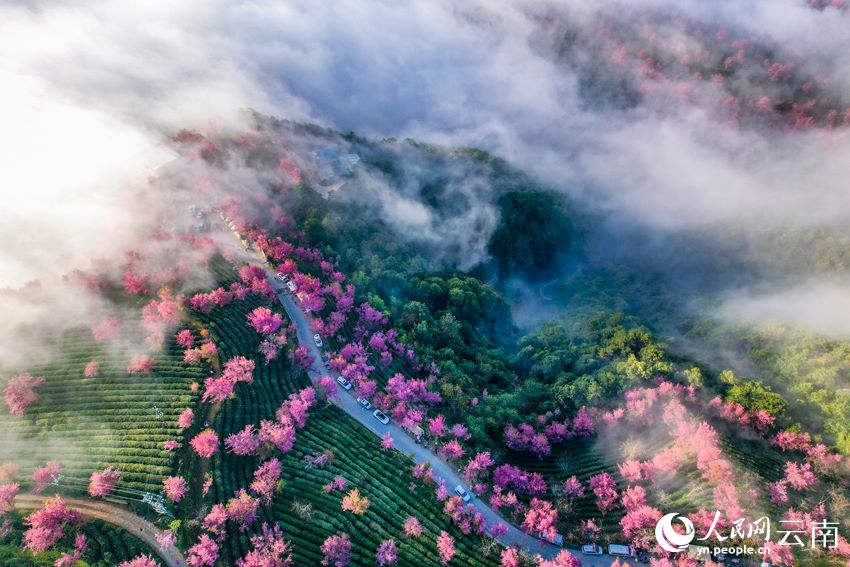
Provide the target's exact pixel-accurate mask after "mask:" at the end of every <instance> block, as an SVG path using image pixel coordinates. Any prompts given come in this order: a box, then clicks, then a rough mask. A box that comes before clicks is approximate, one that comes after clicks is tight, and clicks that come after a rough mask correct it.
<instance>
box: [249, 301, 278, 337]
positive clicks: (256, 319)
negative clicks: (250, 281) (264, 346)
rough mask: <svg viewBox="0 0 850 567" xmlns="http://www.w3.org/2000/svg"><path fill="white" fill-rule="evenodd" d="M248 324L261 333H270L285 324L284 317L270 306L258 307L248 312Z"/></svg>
mask: <svg viewBox="0 0 850 567" xmlns="http://www.w3.org/2000/svg"><path fill="white" fill-rule="evenodd" d="M248 324H249V325H250V326H251V327H252V328H253V329H254V330H255V331H257V333H259V334H261V335H270V334H272V333H274V332H275V331H277V330H278V329H280V327H281V325H283V317H281V316H280V314H279V313H274V312H273V311H272V310H271V309H269V308H268V307H257V308H256V309H254V310H253V311H251V312H250V313H248Z"/></svg>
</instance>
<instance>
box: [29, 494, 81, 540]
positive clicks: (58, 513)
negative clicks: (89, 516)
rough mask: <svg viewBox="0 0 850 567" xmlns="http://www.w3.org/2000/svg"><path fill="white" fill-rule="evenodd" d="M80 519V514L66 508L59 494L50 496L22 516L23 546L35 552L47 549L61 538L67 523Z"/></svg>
mask: <svg viewBox="0 0 850 567" xmlns="http://www.w3.org/2000/svg"><path fill="white" fill-rule="evenodd" d="M81 520H82V516H80V514H79V513H78V512H75V511H73V510H71V509H70V508H68V506H67V505H66V504H65V501H64V500H62V497H61V496H55V497H53V498H50V499H48V500H46V501H45V503H44V507H43V508H41V509H40V510H36V511H35V512H33V513H32V514H30V515H29V516H27V517H26V518H24V524H25V525H26V526H27V530H26V531H25V532H24V547H26V548H27V549H30V550H32V551H34V552H36V553H41V552H43V551H47V550H48V549H50V548H51V547H53V546H54V545H56V542H58V541H59V539H61V537H62V533H63V531H64V530H65V527H66V526H67V525H68V524H74V523H78V522H80V521H81Z"/></svg>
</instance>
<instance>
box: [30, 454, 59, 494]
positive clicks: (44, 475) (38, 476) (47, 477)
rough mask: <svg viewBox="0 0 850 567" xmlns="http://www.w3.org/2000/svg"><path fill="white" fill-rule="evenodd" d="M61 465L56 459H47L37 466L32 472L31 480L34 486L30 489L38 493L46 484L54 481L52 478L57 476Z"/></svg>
mask: <svg viewBox="0 0 850 567" xmlns="http://www.w3.org/2000/svg"><path fill="white" fill-rule="evenodd" d="M60 470H61V467H60V466H59V463H58V462H57V461H48V462H47V464H46V465H44V466H43V467H37V468H36V469H35V470H34V471H33V473H32V480H33V482H35V486H34V487H33V488H32V491H33V492H35V493H36V494H40V493H41V492H42V491H43V490H44V489H45V488H47V485H49V484H50V483H52V482H54V479H56V477H58V476H59V471H60Z"/></svg>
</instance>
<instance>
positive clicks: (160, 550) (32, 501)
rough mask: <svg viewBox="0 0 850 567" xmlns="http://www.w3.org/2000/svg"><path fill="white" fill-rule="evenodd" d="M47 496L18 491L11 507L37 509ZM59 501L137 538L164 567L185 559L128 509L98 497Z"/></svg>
mask: <svg viewBox="0 0 850 567" xmlns="http://www.w3.org/2000/svg"><path fill="white" fill-rule="evenodd" d="M48 498H50V496H49V495H45V494H31V493H23V494H19V495H17V496H16V497H15V508H18V509H23V510H36V509H38V508H41V507H42V506H43V505H44V501H45V500H46V499H48ZM62 500H64V501H65V503H66V504H67V505H68V507H69V508H72V509H74V510H76V511H77V512H79V513H80V514H82V515H83V516H84V517H86V518H96V519H98V520H102V521H104V522H106V523H108V524H112V525H114V526H118V527H120V528H123V529H124V530H126V531H127V532H128V533H130V534H132V535H134V536H135V537H137V538H139V539H140V540H142V541H143V542H145V543H146V544H147V545H148V546H149V547H150V548H151V549H153V550H154V552H156V554H157V555H158V556H159V558H160V559H161V560H162V561H163V564H165V565H167V566H168V567H183V566H185V565H186V560H185V559H184V558H183V554H182V553H180V550H179V549H177V548H176V547H174V546H173V545H171V546H168V547H167V548H166V547H163V546H162V545H160V543H159V541H157V539H156V536H157V535H159V534H161V533H162V530H160V529H159V528H158V527H156V526H154V525H153V524H152V523H150V522H148V521H147V520H145V519H144V518H141V517H139V516H137V515H136V514H133V513H132V512H130V511H129V510H125V509H124V508H122V507H120V506H116V505H115V504H110V503H108V502H103V501H101V500H88V499H85V498H73V497H66V496H63V497H62Z"/></svg>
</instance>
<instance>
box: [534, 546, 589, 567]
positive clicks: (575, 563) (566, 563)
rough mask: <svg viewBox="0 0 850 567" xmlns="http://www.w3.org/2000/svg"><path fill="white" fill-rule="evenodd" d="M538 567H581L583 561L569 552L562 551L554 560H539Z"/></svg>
mask: <svg viewBox="0 0 850 567" xmlns="http://www.w3.org/2000/svg"><path fill="white" fill-rule="evenodd" d="M537 565H538V567H580V566H581V561H580V560H579V558H578V557H576V556H575V555H573V554H572V553H570V552H569V551H567V550H566V549H564V550H562V551H560V552H559V553H558V555H556V556H555V558H554V559H543V558H538V560H537Z"/></svg>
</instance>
